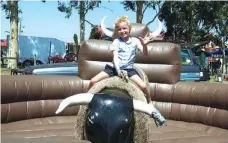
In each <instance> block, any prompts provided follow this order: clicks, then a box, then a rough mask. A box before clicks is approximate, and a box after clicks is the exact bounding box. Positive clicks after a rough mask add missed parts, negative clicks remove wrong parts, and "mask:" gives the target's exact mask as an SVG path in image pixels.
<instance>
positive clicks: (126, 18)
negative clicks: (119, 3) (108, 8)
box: [115, 16, 131, 32]
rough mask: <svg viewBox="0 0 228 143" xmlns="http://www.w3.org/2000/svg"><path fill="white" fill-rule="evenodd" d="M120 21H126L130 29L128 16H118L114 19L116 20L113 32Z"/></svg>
mask: <svg viewBox="0 0 228 143" xmlns="http://www.w3.org/2000/svg"><path fill="white" fill-rule="evenodd" d="M121 22H126V23H127V24H128V25H129V27H130V30H131V23H130V20H129V18H128V17H127V16H121V17H120V18H118V19H117V20H116V22H115V32H116V30H117V28H118V25H119V24H120V23H121Z"/></svg>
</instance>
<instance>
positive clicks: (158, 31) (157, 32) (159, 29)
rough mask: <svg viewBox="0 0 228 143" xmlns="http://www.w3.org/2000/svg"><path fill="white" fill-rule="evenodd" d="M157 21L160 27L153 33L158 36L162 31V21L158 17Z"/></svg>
mask: <svg viewBox="0 0 228 143" xmlns="http://www.w3.org/2000/svg"><path fill="white" fill-rule="evenodd" d="M157 21H158V28H157V29H156V30H155V31H154V32H152V33H151V34H152V36H153V37H157V36H158V35H159V34H160V33H161V31H162V23H161V21H160V20H159V19H158V18H157Z"/></svg>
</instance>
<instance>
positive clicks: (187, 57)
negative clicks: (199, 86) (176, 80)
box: [180, 47, 202, 81]
mask: <svg viewBox="0 0 228 143" xmlns="http://www.w3.org/2000/svg"><path fill="white" fill-rule="evenodd" d="M181 62H182V63H181V77H180V79H181V81H199V80H200V76H202V73H200V72H201V71H200V68H199V66H198V65H197V63H196V59H195V58H194V55H193V53H192V51H191V50H190V49H186V48H183V47H181Z"/></svg>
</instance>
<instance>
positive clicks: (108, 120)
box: [56, 93, 153, 143]
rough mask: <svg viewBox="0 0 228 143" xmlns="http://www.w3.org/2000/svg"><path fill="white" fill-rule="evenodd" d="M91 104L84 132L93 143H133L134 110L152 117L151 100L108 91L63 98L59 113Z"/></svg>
mask: <svg viewBox="0 0 228 143" xmlns="http://www.w3.org/2000/svg"><path fill="white" fill-rule="evenodd" d="M75 105H88V109H89V110H88V114H87V117H86V121H85V133H86V136H87V139H88V140H89V141H91V142H92V143H132V142H133V137H132V136H133V131H134V130H133V126H134V124H133V111H134V110H135V111H139V112H142V113H145V114H147V115H149V116H151V117H152V111H153V109H152V106H150V105H149V104H147V103H145V102H142V101H138V100H134V99H129V98H126V97H120V96H118V95H114V94H105V93H95V94H92V93H81V94H76V95H73V96H71V97H68V98H66V99H64V100H63V101H62V102H61V104H60V106H59V108H58V109H57V111H56V114H58V113H60V112H62V111H63V110H64V109H65V108H66V107H69V106H75Z"/></svg>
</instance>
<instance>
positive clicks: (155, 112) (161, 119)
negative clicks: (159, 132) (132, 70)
mask: <svg viewBox="0 0 228 143" xmlns="http://www.w3.org/2000/svg"><path fill="white" fill-rule="evenodd" d="M130 79H131V80H132V81H133V82H134V83H136V84H137V85H138V86H139V87H140V88H141V89H142V90H143V92H144V93H145V94H146V98H147V102H148V103H149V104H150V105H151V106H152V108H153V118H154V119H155V123H156V125H157V126H158V127H160V126H163V125H165V122H166V120H165V118H164V117H163V116H162V115H161V113H160V112H159V111H158V110H157V109H156V108H155V107H154V105H153V103H152V100H151V97H150V94H149V91H148V90H147V85H146V83H144V82H143V81H142V79H141V78H140V77H139V76H138V75H133V76H132V77H130Z"/></svg>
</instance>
